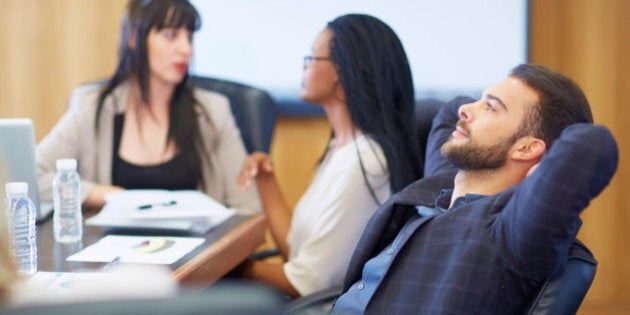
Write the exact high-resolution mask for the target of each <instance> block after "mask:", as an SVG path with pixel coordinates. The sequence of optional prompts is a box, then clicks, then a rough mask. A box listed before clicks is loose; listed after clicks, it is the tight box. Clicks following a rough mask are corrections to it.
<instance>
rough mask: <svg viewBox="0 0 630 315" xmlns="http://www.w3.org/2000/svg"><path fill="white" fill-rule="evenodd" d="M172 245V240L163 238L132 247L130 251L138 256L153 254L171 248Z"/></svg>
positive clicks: (148, 240)
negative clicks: (138, 254)
mask: <svg viewBox="0 0 630 315" xmlns="http://www.w3.org/2000/svg"><path fill="white" fill-rule="evenodd" d="M174 244H175V241H174V240H169V239H165V238H152V239H147V240H144V241H142V242H140V243H138V244H135V245H133V246H132V249H133V251H134V252H136V253H140V254H153V253H159V252H161V251H163V250H166V249H168V248H170V247H172V246H173V245H174Z"/></svg>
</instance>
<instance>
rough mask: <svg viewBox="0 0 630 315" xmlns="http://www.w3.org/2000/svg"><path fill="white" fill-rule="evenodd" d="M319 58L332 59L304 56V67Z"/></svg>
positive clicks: (323, 58)
mask: <svg viewBox="0 0 630 315" xmlns="http://www.w3.org/2000/svg"><path fill="white" fill-rule="evenodd" d="M317 60H330V57H316V56H304V67H308V66H310V65H311V63H313V61H317Z"/></svg>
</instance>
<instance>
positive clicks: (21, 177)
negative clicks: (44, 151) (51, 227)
mask: <svg viewBox="0 0 630 315" xmlns="http://www.w3.org/2000/svg"><path fill="white" fill-rule="evenodd" d="M8 182H26V183H28V196H29V197H30V198H31V200H32V201H33V203H34V204H35V208H36V210H37V214H36V217H37V222H42V221H45V220H46V219H47V218H49V217H50V214H51V213H52V210H53V205H52V203H48V202H42V201H41V198H40V194H39V184H38V180H37V163H36V153H35V128H34V126H33V121H32V120H31V119H28V118H8V119H7V118H5V119H0V184H1V186H0V190H1V191H2V195H1V196H2V200H4V196H5V190H4V186H5V184H6V183H8Z"/></svg>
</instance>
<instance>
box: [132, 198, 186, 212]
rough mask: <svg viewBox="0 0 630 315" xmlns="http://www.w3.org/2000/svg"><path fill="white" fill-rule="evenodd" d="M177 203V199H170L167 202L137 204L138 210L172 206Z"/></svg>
mask: <svg viewBox="0 0 630 315" xmlns="http://www.w3.org/2000/svg"><path fill="white" fill-rule="evenodd" d="M176 204H177V201H175V200H171V201H168V202H158V203H147V204H144V205H139V206H138V210H148V209H151V208H153V207H168V206H174V205H176Z"/></svg>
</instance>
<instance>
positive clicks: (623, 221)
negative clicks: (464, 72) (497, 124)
mask: <svg viewBox="0 0 630 315" xmlns="http://www.w3.org/2000/svg"><path fill="white" fill-rule="evenodd" d="M530 5H531V7H530V9H531V12H530V59H531V61H532V62H534V63H538V64H543V65H546V66H549V67H551V68H553V69H555V70H558V71H560V72H562V73H565V74H566V75H568V76H569V77H571V78H573V79H574V80H575V81H576V82H577V83H578V84H579V85H580V86H581V87H582V88H583V90H584V92H585V93H586V95H587V97H588V99H589V101H590V103H591V107H592V109H593V114H594V117H595V121H596V122H597V123H600V124H603V125H606V126H607V127H609V128H610V129H611V130H612V132H613V134H614V135H615V138H616V139H617V142H618V145H619V149H620V163H619V166H618V171H617V174H616V175H615V177H614V178H613V180H612V182H611V184H610V186H609V187H608V188H607V189H606V190H605V191H604V192H603V193H602V194H601V195H600V196H599V197H597V198H596V199H595V200H594V201H593V202H592V204H591V205H590V207H589V208H588V209H587V210H586V211H585V212H584V214H583V215H582V219H583V221H584V223H583V226H582V229H581V231H580V234H579V237H580V239H582V240H583V241H584V242H585V243H586V244H587V245H588V246H589V248H590V249H591V250H592V251H593V253H594V255H595V257H596V258H597V259H598V261H599V266H598V271H597V275H596V277H595V281H594V283H593V285H592V287H591V289H590V291H589V293H588V294H587V297H586V299H585V301H584V303H583V306H582V308H581V309H580V314H628V313H630V271H629V270H628V268H627V266H628V265H629V264H630V254H629V253H628V249H629V248H630V246H629V245H628V240H629V239H630V215H629V214H628V212H629V210H630V206H629V205H628V202H627V197H626V193H627V187H629V186H630V182H629V180H630V178H629V177H630V172H629V170H628V164H627V162H626V161H624V157H625V156H627V155H628V153H630V136H629V134H628V132H626V131H625V129H624V127H625V125H627V121H628V119H630V110H629V109H628V108H627V106H625V104H624V103H625V100H627V99H628V98H629V97H630V80H628V79H626V78H625V76H626V74H627V73H628V72H629V71H630V66H629V64H628V61H627V55H628V51H629V49H630V47H629V45H630V36H628V35H629V34H628V30H630V23H629V21H630V19H628V18H627V16H628V14H630V1H625V0H602V1H590V0H554V1H548V0H532V1H530Z"/></svg>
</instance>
